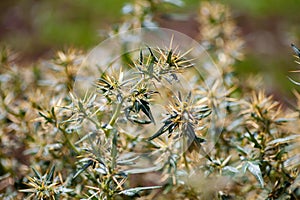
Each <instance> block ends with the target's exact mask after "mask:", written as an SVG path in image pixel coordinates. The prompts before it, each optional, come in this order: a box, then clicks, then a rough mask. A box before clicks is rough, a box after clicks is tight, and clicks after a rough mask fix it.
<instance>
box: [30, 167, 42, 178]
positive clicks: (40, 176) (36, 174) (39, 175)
mask: <svg viewBox="0 0 300 200" xmlns="http://www.w3.org/2000/svg"><path fill="white" fill-rule="evenodd" d="M31 169H32V171H33V172H34V174H35V176H37V177H38V178H39V180H42V175H41V174H40V173H39V172H38V171H37V170H36V169H35V168H34V167H32V168H31Z"/></svg>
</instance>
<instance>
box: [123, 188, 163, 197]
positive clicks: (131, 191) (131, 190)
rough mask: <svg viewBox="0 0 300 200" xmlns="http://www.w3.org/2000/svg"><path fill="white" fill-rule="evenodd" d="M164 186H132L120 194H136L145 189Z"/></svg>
mask: <svg viewBox="0 0 300 200" xmlns="http://www.w3.org/2000/svg"><path fill="white" fill-rule="evenodd" d="M161 187H162V186H149V187H136V188H130V189H127V190H123V191H121V192H119V194H124V195H126V196H135V195H136V194H137V193H139V192H141V191H143V190H153V189H159V188H161Z"/></svg>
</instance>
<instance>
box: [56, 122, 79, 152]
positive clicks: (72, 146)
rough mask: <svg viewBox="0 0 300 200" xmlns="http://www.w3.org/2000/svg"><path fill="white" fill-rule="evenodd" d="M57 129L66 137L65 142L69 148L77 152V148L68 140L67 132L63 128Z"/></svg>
mask: <svg viewBox="0 0 300 200" xmlns="http://www.w3.org/2000/svg"><path fill="white" fill-rule="evenodd" d="M58 129H59V130H60V131H61V132H62V133H63V134H64V137H65V139H66V142H67V144H68V145H69V146H70V147H71V149H72V150H73V151H74V152H75V153H76V154H79V151H78V150H77V148H76V147H75V146H74V144H73V143H72V142H71V141H70V139H69V136H68V133H67V132H66V131H65V129H63V128H61V127H58Z"/></svg>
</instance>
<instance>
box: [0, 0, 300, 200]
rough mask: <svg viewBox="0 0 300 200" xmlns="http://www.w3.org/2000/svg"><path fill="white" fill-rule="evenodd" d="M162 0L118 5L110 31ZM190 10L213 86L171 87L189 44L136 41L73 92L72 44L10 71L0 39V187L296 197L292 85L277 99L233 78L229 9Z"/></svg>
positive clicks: (142, 21)
mask: <svg viewBox="0 0 300 200" xmlns="http://www.w3.org/2000/svg"><path fill="white" fill-rule="evenodd" d="M163 2H171V1H152V0H145V1H144V0H143V1H135V2H133V4H130V5H127V6H125V8H124V11H126V12H127V16H126V17H127V18H128V19H127V21H125V23H124V24H123V25H120V26H119V28H118V29H116V30H115V31H116V32H118V31H120V32H122V30H124V28H125V29H127V30H128V29H131V28H136V26H138V27H140V26H146V25H147V23H146V22H148V21H153V15H154V14H155V12H154V11H155V9H154V8H157V7H159V6H160V5H161V3H163ZM176 2H181V1H176ZM198 19H199V23H200V25H201V26H200V35H199V38H200V42H201V44H202V45H203V46H205V48H206V49H207V51H208V52H209V53H210V55H211V56H212V58H213V59H214V60H215V62H216V63H217V66H218V68H219V70H220V71H221V75H222V79H223V80H224V82H223V83H224V87H225V89H224V87H221V85H222V84H223V83H222V82H221V81H220V77H218V76H216V75H215V73H211V74H210V75H206V76H202V77H197V76H198V75H197V74H193V73H192V74H193V75H194V76H196V77H197V78H198V79H197V78H196V80H195V79H193V84H192V85H193V87H192V88H190V89H187V88H184V87H183V88H182V87H177V85H176V83H178V82H180V81H181V80H182V79H181V77H185V76H186V79H192V78H191V74H189V73H187V72H189V71H191V70H193V69H194V67H195V64H194V63H193V61H194V60H193V58H190V57H189V51H187V52H180V51H179V49H178V48H174V47H172V45H170V47H169V48H166V49H163V48H156V47H147V46H146V47H140V48H141V49H142V50H141V51H140V52H139V53H138V56H136V54H134V55H131V54H126V56H127V58H128V56H129V58H130V62H128V63H127V65H126V63H123V64H122V66H119V67H118V70H115V71H113V70H112V71H106V72H103V74H102V75H101V76H100V77H97V78H98V79H97V80H95V82H94V88H95V90H94V91H93V92H91V91H87V92H86V95H85V96H84V97H82V98H81V97H79V96H77V95H76V94H75V93H74V91H73V89H74V88H73V86H74V81H75V80H76V72H77V71H78V69H79V67H80V66H81V64H82V61H83V57H84V53H82V52H80V51H75V50H73V49H71V50H67V51H64V52H63V51H61V52H59V53H58V54H57V56H56V58H55V59H53V60H50V61H47V62H43V63H38V64H37V65H35V66H34V67H27V68H23V69H22V73H20V70H18V69H19V68H18V66H17V64H16V62H15V61H14V59H15V58H16V55H15V54H14V53H13V52H11V51H9V50H8V49H7V48H4V49H2V50H1V63H0V65H1V67H0V72H1V75H0V97H1V98H0V113H1V114H0V124H1V126H0V127H1V130H0V137H1V140H0V145H1V149H2V151H1V153H0V172H1V174H0V175H1V177H0V190H1V192H2V194H0V196H1V198H3V199H23V198H24V197H27V198H28V199H133V198H136V197H140V199H209V198H211V199H257V198H260V199H270V200H271V199H299V198H300V194H299V180H300V178H299V164H300V157H299V131H300V127H299V124H300V123H299V105H300V95H299V94H298V93H296V92H295V96H296V100H297V106H296V109H288V108H283V107H281V105H280V103H279V102H277V101H275V100H274V99H273V98H272V96H270V95H267V94H266V93H265V92H264V90H263V89H262V90H260V91H256V88H261V87H257V84H260V83H257V82H254V81H252V82H251V81H248V82H246V83H247V84H245V83H244V82H243V83H241V81H239V79H238V77H237V76H236V75H235V73H234V64H235V62H236V60H237V59H242V57H243V53H242V52H241V47H242V44H243V40H242V39H241V38H240V37H239V35H238V31H237V28H236V26H235V24H234V22H233V20H232V18H231V15H230V11H229V8H227V7H226V6H224V5H222V4H219V3H216V2H202V3H201V5H200V12H199V13H198ZM148 25H149V23H148ZM122 27H123V28H122ZM170 41H172V38H170ZM293 48H294V50H295V53H296V54H297V56H298V57H299V52H298V48H296V47H295V46H293ZM125 53H127V52H125ZM127 60H128V59H127ZM210 65H211V63H205V65H204V67H208V70H210V68H209V66H210ZM128 70H130V73H127V72H128ZM192 72H193V71H192ZM203 79H204V81H203ZM204 83H205V84H206V85H205V84H204ZM174 85H175V87H172V86H174ZM157 105H159V106H157ZM134 133H136V134H134ZM212 146H213V148H212ZM30 165H31V166H35V167H33V168H32V169H33V170H30V167H29V166H30ZM49 165H52V166H53V167H51V169H50V170H49ZM54 166H55V167H54ZM55 169H56V172H55ZM39 171H46V173H45V174H44V175H41V173H40V172H39ZM32 172H33V173H32ZM56 174H57V175H56ZM27 193H30V194H29V195H26V194H27Z"/></svg>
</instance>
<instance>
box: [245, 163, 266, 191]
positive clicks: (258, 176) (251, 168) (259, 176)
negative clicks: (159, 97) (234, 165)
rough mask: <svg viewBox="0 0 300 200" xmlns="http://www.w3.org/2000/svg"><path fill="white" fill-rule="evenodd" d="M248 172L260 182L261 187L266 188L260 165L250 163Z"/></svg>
mask: <svg viewBox="0 0 300 200" xmlns="http://www.w3.org/2000/svg"><path fill="white" fill-rule="evenodd" d="M248 170H249V171H250V172H251V173H252V174H253V175H254V176H255V178H256V179H257V181H258V182H259V184H260V186H261V187H262V188H263V187H264V179H263V177H262V173H261V170H260V168H259V165H258V164H257V163H254V162H250V161H249V162H248Z"/></svg>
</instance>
